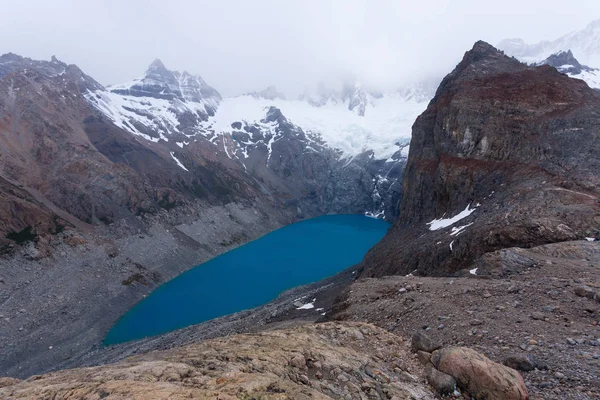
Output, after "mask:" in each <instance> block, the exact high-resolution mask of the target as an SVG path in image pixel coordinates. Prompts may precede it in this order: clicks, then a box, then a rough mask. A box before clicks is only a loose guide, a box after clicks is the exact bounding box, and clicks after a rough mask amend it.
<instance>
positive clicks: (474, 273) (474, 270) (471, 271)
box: [469, 268, 477, 275]
mask: <svg viewBox="0 0 600 400" xmlns="http://www.w3.org/2000/svg"><path fill="white" fill-rule="evenodd" d="M469 273H470V274H471V275H477V268H473V269H470V270H469Z"/></svg>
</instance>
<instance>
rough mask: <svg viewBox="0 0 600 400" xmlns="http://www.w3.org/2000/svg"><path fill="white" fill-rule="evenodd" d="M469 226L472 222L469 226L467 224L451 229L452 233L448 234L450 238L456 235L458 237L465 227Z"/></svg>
mask: <svg viewBox="0 0 600 400" xmlns="http://www.w3.org/2000/svg"><path fill="white" fill-rule="evenodd" d="M471 225H473V223H472V222H471V223H470V224H467V225H463V226H459V227H453V228H452V232H450V236H458V235H460V234H461V233H462V231H463V230H464V229H465V228H467V227H469V226H471Z"/></svg>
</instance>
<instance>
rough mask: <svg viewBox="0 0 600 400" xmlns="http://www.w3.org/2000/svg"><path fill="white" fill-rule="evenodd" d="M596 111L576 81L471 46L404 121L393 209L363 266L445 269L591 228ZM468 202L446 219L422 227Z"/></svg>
mask: <svg viewBox="0 0 600 400" xmlns="http://www.w3.org/2000/svg"><path fill="white" fill-rule="evenodd" d="M599 110H600V96H599V95H598V93H597V92H595V91H594V90H592V89H590V88H589V87H588V86H587V85H586V84H585V83H584V82H583V81H580V80H576V79H571V78H569V77H567V76H566V75H563V74H560V73H559V72H557V71H556V70H555V69H554V68H552V67H549V66H542V67H535V68H533V67H528V66H526V65H524V64H521V63H519V62H518V61H517V60H515V59H513V58H510V57H507V56H505V55H504V54H503V53H502V52H500V51H498V50H496V49H495V48H493V47H492V46H490V45H488V44H487V43H484V42H478V43H476V44H475V46H474V47H473V49H472V50H470V51H469V52H467V53H466V54H465V56H464V58H463V60H462V61H461V62H460V64H458V66H457V67H456V68H455V70H454V71H452V72H451V73H450V74H449V75H448V76H446V78H445V79H444V80H443V81H442V83H441V85H440V87H439V89H438V91H437V93H436V96H435V97H434V99H433V100H432V101H431V103H430V104H429V107H428V108H427V110H426V111H425V112H424V113H423V114H422V115H421V116H419V118H417V120H416V122H415V124H414V125H413V137H412V141H411V147H410V154H409V159H408V164H407V168H406V171H405V175H404V197H403V199H402V203H401V207H400V217H399V220H398V221H397V222H396V224H395V225H394V226H393V228H392V229H391V230H390V232H389V233H388V235H387V236H386V237H385V238H384V239H383V240H382V241H381V243H379V244H378V245H377V246H376V247H375V248H374V249H373V250H371V251H370V252H369V254H367V256H366V258H365V260H364V263H363V267H364V269H365V271H364V273H365V274H366V275H368V276H382V275H390V274H408V273H411V272H414V271H415V270H416V272H415V273H420V274H447V273H453V272H456V271H458V270H461V269H464V268H466V267H468V266H471V265H472V264H473V263H474V262H475V261H476V260H477V259H478V258H479V257H480V256H481V255H483V254H485V253H487V252H490V251H494V250H498V249H501V248H505V247H512V246H518V247H531V246H535V245H541V244H546V243H553V242H560V241H565V240H574V239H582V238H584V237H586V236H587V237H594V236H596V235H598V232H599V231H600V203H599V200H598V198H599V195H600V112H599ZM469 204H470V206H471V209H473V208H474V209H475V211H474V212H473V213H472V214H470V215H469V216H468V217H466V218H464V219H461V220H460V221H458V222H456V223H455V224H453V225H449V226H447V227H445V228H441V229H438V230H430V225H427V223H428V222H430V221H432V220H434V219H449V218H451V217H453V216H456V215H457V214H459V213H460V212H461V211H463V210H465V208H466V207H467V206H468V205H469ZM465 225H468V226H466V227H464V228H463V229H461V230H460V231H456V230H455V231H454V232H453V231H452V228H453V227H454V228H458V227H461V226H465Z"/></svg>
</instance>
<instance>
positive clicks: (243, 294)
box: [104, 215, 390, 345]
mask: <svg viewBox="0 0 600 400" xmlns="http://www.w3.org/2000/svg"><path fill="white" fill-rule="evenodd" d="M389 227H390V224H388V223H387V222H385V221H382V220H379V219H374V218H369V217H365V216H362V215H327V216H323V217H318V218H314V219H309V220H305V221H301V222H298V223H295V224H292V225H288V226H286V227H283V228H281V229H278V230H276V231H274V232H271V233H269V234H267V235H265V236H263V237H261V238H259V239H257V240H254V241H252V242H249V243H247V244H245V245H243V246H240V247H238V248H236V249H233V250H231V251H229V252H227V253H224V254H222V255H220V256H218V257H215V258H213V259H211V260H209V261H207V262H205V263H203V264H200V265H198V266H197V267H194V268H192V269H190V270H189V271H187V272H184V273H183V274H181V275H179V276H178V277H176V278H175V279H173V280H171V281H169V282H167V283H165V284H163V285H161V286H159V287H158V288H157V289H156V290H155V291H153V292H152V293H151V294H150V295H149V296H148V297H146V298H145V299H144V300H142V301H141V302H139V303H138V304H137V305H135V306H134V307H133V308H131V309H130V310H129V311H128V312H127V313H126V314H125V315H124V316H123V317H122V318H121V319H120V320H119V321H118V322H117V323H116V324H115V326H114V327H113V328H112V329H111V330H110V331H109V332H108V334H107V335H106V338H105V339H104V344H105V345H110V344H115V343H121V342H126V341H130V340H134V339H140V338H143V337H146V336H153V335H158V334H161V333H165V332H169V331H172V330H175V329H179V328H183V327H186V326H189V325H193V324H197V323H200V322H204V321H207V320H209V319H213V318H217V317H221V316H223V315H227V314H231V313H235V312H238V311H242V310H246V309H249V308H254V307H257V306H260V305H262V304H265V303H267V302H269V301H270V300H273V299H275V298H276V297H277V296H278V295H279V294H280V293H281V292H283V291H285V290H287V289H290V288H292V287H294V286H299V285H305V284H308V283H312V282H316V281H319V280H321V279H324V278H327V277H329V276H332V275H335V274H336V273H338V272H340V271H342V270H344V269H346V268H348V267H351V266H352V265H354V264H357V263H359V262H360V261H361V260H362V258H363V257H364V255H365V254H366V253H367V251H368V250H369V249H370V248H371V247H373V246H374V245H375V244H376V243H377V242H378V241H379V240H381V238H382V237H383V236H384V235H385V233H386V232H387V230H388V228H389Z"/></svg>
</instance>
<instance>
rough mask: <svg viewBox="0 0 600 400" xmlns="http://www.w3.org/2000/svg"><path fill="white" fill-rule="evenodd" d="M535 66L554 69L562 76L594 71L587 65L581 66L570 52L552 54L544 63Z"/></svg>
mask: <svg viewBox="0 0 600 400" xmlns="http://www.w3.org/2000/svg"><path fill="white" fill-rule="evenodd" d="M537 65H549V66H551V67H554V68H556V69H557V70H559V71H560V72H562V73H564V74H573V75H577V74H580V73H581V72H582V71H588V72H590V71H595V70H596V69H595V68H590V67H588V66H587V65H583V64H581V63H580V62H579V61H577V59H576V58H575V56H574V55H573V52H571V50H567V51H559V52H558V53H555V54H552V55H551V56H550V57H548V58H546V59H545V60H544V61H541V62H539V63H537Z"/></svg>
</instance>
